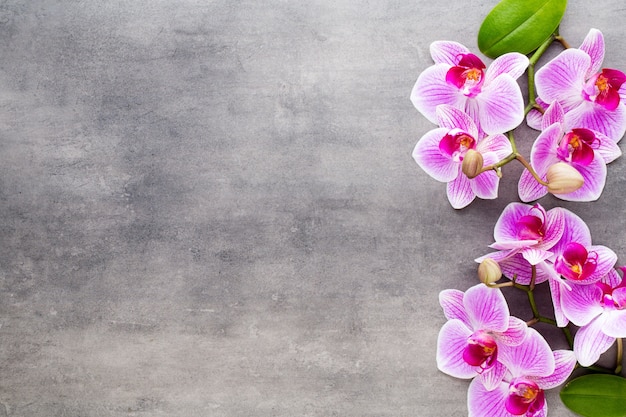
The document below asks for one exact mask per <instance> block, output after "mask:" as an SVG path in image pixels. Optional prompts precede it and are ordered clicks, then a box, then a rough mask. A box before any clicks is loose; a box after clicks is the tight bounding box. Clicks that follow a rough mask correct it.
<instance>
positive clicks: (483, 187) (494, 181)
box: [470, 152, 500, 200]
mask: <svg viewBox="0 0 626 417" xmlns="http://www.w3.org/2000/svg"><path fill="white" fill-rule="evenodd" d="M483 158H484V159H483V161H484V165H483V166H485V165H490V164H494V163H496V162H498V161H499V159H498V158H497V156H496V155H495V154H494V153H492V152H489V153H486V154H484V155H483ZM499 183H500V177H498V174H497V173H496V172H495V171H487V172H483V173H482V174H480V175H479V176H477V177H475V178H473V179H471V180H470V185H471V187H472V191H473V192H474V194H476V196H477V197H478V198H482V199H484V200H490V199H494V198H497V197H498V184H499Z"/></svg>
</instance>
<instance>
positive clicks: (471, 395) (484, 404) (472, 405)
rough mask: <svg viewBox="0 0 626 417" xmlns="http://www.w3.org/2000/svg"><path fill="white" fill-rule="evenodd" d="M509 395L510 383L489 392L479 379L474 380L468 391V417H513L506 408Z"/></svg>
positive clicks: (500, 385)
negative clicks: (505, 404)
mask: <svg viewBox="0 0 626 417" xmlns="http://www.w3.org/2000/svg"><path fill="white" fill-rule="evenodd" d="M508 394H509V384H508V383H505V382H502V383H500V384H498V385H497V386H496V387H495V388H494V389H492V390H488V389H487V388H486V387H485V386H484V385H483V384H482V383H481V381H480V380H479V379H474V380H473V381H472V382H471V383H470V386H469V388H468V391H467V408H468V412H469V413H468V417H511V414H510V413H509V412H508V411H506V408H505V407H504V403H505V401H506V399H507V397H508Z"/></svg>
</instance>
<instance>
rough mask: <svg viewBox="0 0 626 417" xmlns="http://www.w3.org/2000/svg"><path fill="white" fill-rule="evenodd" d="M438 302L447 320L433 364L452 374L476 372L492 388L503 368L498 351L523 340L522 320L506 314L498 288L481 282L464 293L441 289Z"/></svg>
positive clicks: (467, 375)
mask: <svg viewBox="0 0 626 417" xmlns="http://www.w3.org/2000/svg"><path fill="white" fill-rule="evenodd" d="M439 302H440V304H441V307H442V308H443V311H444V314H445V316H446V318H447V319H448V321H447V322H446V323H445V324H444V325H443V327H442V328H441V331H440V332H439V337H438V340H437V367H438V368H439V370H440V371H442V372H444V373H446V374H448V375H451V376H454V377H456V378H463V379H469V378H474V377H476V376H478V377H479V379H480V380H481V381H482V383H483V384H484V385H485V386H486V387H488V389H489V388H494V387H495V386H497V384H499V382H500V381H501V380H502V378H503V376H504V372H505V370H506V368H505V366H504V365H503V364H502V363H501V362H500V359H499V352H500V350H501V349H502V348H503V346H515V345H519V344H520V343H522V342H523V341H524V340H525V337H526V331H527V330H528V327H527V326H526V323H525V322H523V321H522V320H520V319H518V318H516V317H512V316H511V315H510V314H509V307H508V305H507V303H506V299H505V298H504V295H502V292H501V291H500V290H499V289H496V288H489V287H487V286H486V285H483V284H478V285H475V286H473V287H471V288H469V289H468V290H467V291H466V292H465V293H463V292H462V291H459V290H452V289H450V290H444V291H442V292H441V293H440V294H439Z"/></svg>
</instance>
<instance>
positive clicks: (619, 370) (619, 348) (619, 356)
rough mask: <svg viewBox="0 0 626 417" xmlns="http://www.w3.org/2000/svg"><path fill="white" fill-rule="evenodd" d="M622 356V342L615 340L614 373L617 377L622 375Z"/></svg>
mask: <svg viewBox="0 0 626 417" xmlns="http://www.w3.org/2000/svg"><path fill="white" fill-rule="evenodd" d="M623 356H624V342H623V339H622V338H620V337H618V338H617V365H616V366H615V373H616V374H617V375H619V374H621V373H622V358H623Z"/></svg>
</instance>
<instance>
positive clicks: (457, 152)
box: [439, 129, 476, 162]
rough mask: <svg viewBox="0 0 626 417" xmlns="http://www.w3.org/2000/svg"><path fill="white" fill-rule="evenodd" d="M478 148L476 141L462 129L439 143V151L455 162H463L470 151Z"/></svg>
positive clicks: (452, 131) (455, 130)
mask: <svg viewBox="0 0 626 417" xmlns="http://www.w3.org/2000/svg"><path fill="white" fill-rule="evenodd" d="M475 148H476V140H475V139H474V138H473V137H472V136H470V135H469V134H468V133H466V132H463V131H462V130H460V129H453V130H451V131H449V132H448V134H447V135H445V136H444V137H443V138H442V139H441V141H439V150H441V152H442V153H444V154H447V155H449V156H450V157H451V158H452V159H453V160H454V161H455V162H462V161H463V157H464V156H465V154H466V153H467V151H468V150H470V149H475Z"/></svg>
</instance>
